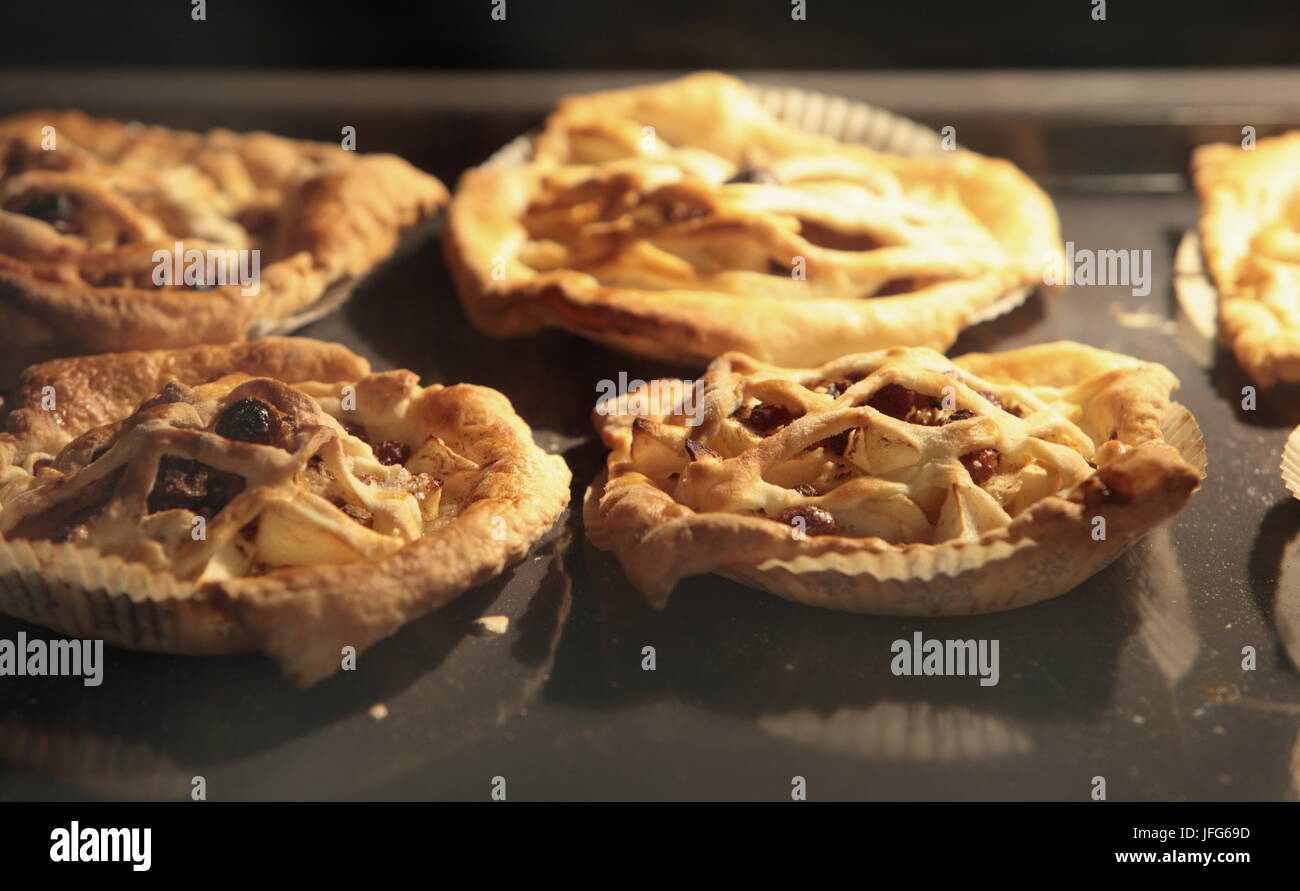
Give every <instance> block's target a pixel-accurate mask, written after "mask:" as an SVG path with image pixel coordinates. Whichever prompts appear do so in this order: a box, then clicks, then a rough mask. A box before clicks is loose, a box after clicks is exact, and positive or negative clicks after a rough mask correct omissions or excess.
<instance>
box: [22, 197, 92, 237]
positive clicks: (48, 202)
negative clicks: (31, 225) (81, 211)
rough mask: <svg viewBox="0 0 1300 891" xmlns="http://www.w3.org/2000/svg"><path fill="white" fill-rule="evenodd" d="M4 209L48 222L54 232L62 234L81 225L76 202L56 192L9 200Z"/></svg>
mask: <svg viewBox="0 0 1300 891" xmlns="http://www.w3.org/2000/svg"><path fill="white" fill-rule="evenodd" d="M5 209H6V210H10V211H13V212H14V213H19V214H22V215H23V216H25V217H31V218H32V219H36V220H40V221H41V222H43V223H49V224H50V225H51V226H53V227H54V229H55V231H56V232H60V233H62V234H64V235H67V234H68V233H71V232H79V231H81V226H80V225H79V224H78V223H77V205H76V202H75V201H73V200H72V199H71V198H69V197H68V196H67V195H63V194H60V193H57V192H55V193H52V194H48V195H35V196H33V197H31V198H28V199H27V200H26V201H19V202H11V204H10V206H8V207H6V208H5Z"/></svg>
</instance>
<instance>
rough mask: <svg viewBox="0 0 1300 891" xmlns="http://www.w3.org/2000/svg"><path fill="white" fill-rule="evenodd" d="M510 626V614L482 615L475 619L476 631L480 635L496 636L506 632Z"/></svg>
mask: <svg viewBox="0 0 1300 891" xmlns="http://www.w3.org/2000/svg"><path fill="white" fill-rule="evenodd" d="M509 627H510V617H509V616H481V617H479V618H477V619H475V620H474V632H475V633H476V634H478V635H479V637H494V636H496V635H498V634H505V633H506V629H507V628H509Z"/></svg>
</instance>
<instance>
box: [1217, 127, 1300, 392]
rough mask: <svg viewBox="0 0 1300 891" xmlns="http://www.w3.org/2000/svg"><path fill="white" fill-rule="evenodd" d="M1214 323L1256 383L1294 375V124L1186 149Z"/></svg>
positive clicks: (1299, 142)
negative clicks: (1214, 297) (1271, 133)
mask: <svg viewBox="0 0 1300 891" xmlns="http://www.w3.org/2000/svg"><path fill="white" fill-rule="evenodd" d="M1192 179H1193V181H1194V182H1195V184H1196V191H1197V194H1198V195H1199V196H1200V199H1201V221H1200V236H1201V250H1202V252H1203V254H1204V257H1205V265H1206V267H1207V268H1208V270H1209V272H1210V276H1211V278H1212V279H1213V280H1214V284H1215V287H1216V288H1217V289H1218V292H1219V330H1220V334H1221V336H1222V337H1223V339H1224V340H1225V341H1226V342H1227V344H1228V346H1229V347H1230V348H1231V349H1232V351H1233V353H1234V354H1235V355H1236V357H1237V362H1238V363H1240V364H1241V367H1242V368H1243V369H1245V371H1246V373H1247V374H1249V375H1250V376H1251V378H1253V379H1254V380H1255V381H1256V382H1257V383H1259V384H1260V385H1262V386H1271V385H1272V384H1274V383H1276V382H1278V381H1287V382H1295V381H1300V131H1296V132H1291V133H1287V134H1285V135H1283V136H1278V137H1273V138H1269V139H1261V140H1259V142H1258V143H1256V145H1255V147H1254V148H1253V149H1244V148H1241V147H1239V146H1236V145H1228V144H1226V143H1215V144H1213V145H1205V146H1201V147H1200V148H1198V149H1197V150H1196V151H1195V153H1194V154H1193V155H1192Z"/></svg>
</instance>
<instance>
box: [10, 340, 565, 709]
mask: <svg viewBox="0 0 1300 891" xmlns="http://www.w3.org/2000/svg"><path fill="white" fill-rule="evenodd" d="M51 400H52V401H51ZM9 430H10V432H9V433H7V434H2V435H0V610H3V611H4V612H7V613H9V614H11V615H14V616H17V617H19V618H22V619H25V620H28V621H32V622H37V623H39V624H43V625H46V626H49V627H51V628H54V629H57V630H59V631H62V632H64V633H67V634H71V635H74V636H80V637H91V638H100V639H104V640H106V641H108V642H110V643H115V644H118V645H122V646H127V647H132V648H136V649H145V650H159V651H165V652H176V653H233V652H247V651H254V650H262V651H265V652H267V653H269V654H270V655H272V656H273V657H274V658H275V659H276V660H277V661H279V662H280V663H281V665H282V667H283V668H284V670H285V672H286V673H287V674H288V675H289V676H290V677H292V678H293V679H294V680H296V681H297V682H299V683H302V684H310V683H314V682H315V681H317V680H320V679H321V678H323V677H326V676H328V675H330V674H332V673H333V672H334V671H335V670H337V669H338V668H339V665H340V653H341V651H342V648H343V647H346V646H352V647H355V648H356V652H358V653H359V652H361V651H362V650H364V649H365V648H366V647H367V646H368V645H370V644H371V643H373V642H374V641H376V640H378V639H379V638H382V637H384V636H386V635H389V634H391V633H392V632H393V631H395V630H396V629H397V628H398V627H399V626H401V625H403V624H404V623H406V622H408V621H410V620H411V619H413V618H416V617H418V616H420V615H423V614H424V613H426V612H428V611H430V610H433V609H436V608H437V607H439V606H442V605H443V604H445V603H446V602H448V601H449V600H451V599H452V598H454V597H456V596H457V595H458V594H460V593H461V592H462V591H464V590H465V589H467V588H469V587H470V586H472V585H477V584H479V583H481V582H484V581H486V580H487V579H489V578H491V577H493V576H495V575H497V574H499V573H500V572H501V571H502V570H503V568H504V567H505V566H506V565H508V564H510V563H513V562H515V561H518V560H520V559H521V558H522V557H523V556H524V554H525V553H526V552H527V551H528V549H529V548H530V547H531V546H532V545H533V544H534V543H535V542H536V541H537V540H538V539H539V538H540V537H541V536H542V535H543V534H544V533H545V532H546V531H547V530H548V529H549V528H550V527H551V525H552V524H553V523H554V521H555V520H556V518H557V517H558V516H559V515H560V513H561V512H562V511H563V509H564V507H565V505H566V504H567V502H568V498H569V492H568V485H569V471H568V467H567V466H566V465H565V463H564V460H563V459H562V458H561V457H559V456H558V455H548V454H546V453H545V452H544V451H542V449H540V448H539V447H538V446H537V445H535V444H534V442H533V438H532V434H531V432H530V430H529V428H528V426H527V425H526V424H525V423H524V422H523V420H521V419H520V418H519V416H518V415H517V414H515V412H514V409H513V408H512V407H511V405H510V403H509V401H508V400H507V399H506V398H505V397H504V396H502V395H501V394H500V393H498V392H496V391H495V390H490V389H487V388H485V387H478V386H473V385H469V384H458V385H455V386H438V385H435V386H430V387H425V388H421V387H420V386H419V379H418V378H417V377H416V375H415V374H414V373H412V372H410V371H404V370H399V371H388V372H383V373H371V372H370V368H369V365H368V363H367V362H366V361H365V360H364V359H362V358H361V357H359V356H356V355H354V354H353V353H351V352H349V351H348V350H346V349H345V348H343V347H341V346H337V345H333V344H326V343H322V342H319V341H314V340H307V339H298V338H268V339H262V340H256V341H252V342H248V343H243V344H234V345H225V346H198V347H189V348H185V349H179V350H162V351H141V352H128V353H119V354H112V355H100V356H89V357H80V358H73V359H62V360H56V361H53V362H49V363H46V364H43V365H38V366H34V367H32V368H30V369H28V370H27V372H26V373H25V374H24V375H23V378H22V383H21V386H20V389H19V401H18V408H17V409H16V410H15V411H14V412H13V414H12V415H11V416H10V419H9Z"/></svg>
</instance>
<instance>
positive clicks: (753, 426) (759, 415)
mask: <svg viewBox="0 0 1300 891" xmlns="http://www.w3.org/2000/svg"><path fill="white" fill-rule="evenodd" d="M736 414H737V416H738V417H739V419H740V423H742V424H744V425H745V426H746V427H748V428H749V429H750V430H753V431H754V432H755V433H757V434H758V435H759V436H770V435H772V434H773V433H775V432H776V431H778V430H780V429H781V428H782V427H785V426H786V425H788V424H789V423H790V422H791V421H793V420H794V419H795V418H796V417H798V416H797V415H795V414H794V413H793V412H792V411H790V410H789V409H788V408H786V407H785V406H783V405H775V404H773V403H770V402H760V403H759V404H758V405H755V406H753V407H751V408H749V409H748V410H746V409H744V408H741V409H740V410H739V411H738V412H737V413H736Z"/></svg>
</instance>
